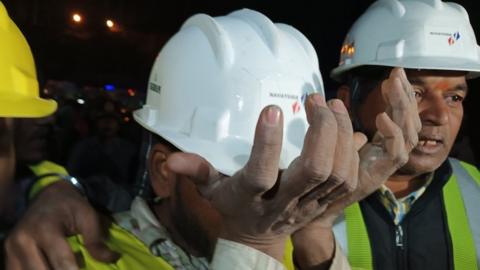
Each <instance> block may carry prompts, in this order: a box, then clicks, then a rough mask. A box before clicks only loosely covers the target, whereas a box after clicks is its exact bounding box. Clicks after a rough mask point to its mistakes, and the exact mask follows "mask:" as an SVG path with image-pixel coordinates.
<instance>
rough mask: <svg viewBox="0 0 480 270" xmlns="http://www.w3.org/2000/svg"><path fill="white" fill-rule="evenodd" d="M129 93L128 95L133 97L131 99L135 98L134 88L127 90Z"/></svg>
mask: <svg viewBox="0 0 480 270" xmlns="http://www.w3.org/2000/svg"><path fill="white" fill-rule="evenodd" d="M127 93H128V95H129V96H131V97H134V96H135V90H133V89H132V88H129V89H128V90H127Z"/></svg>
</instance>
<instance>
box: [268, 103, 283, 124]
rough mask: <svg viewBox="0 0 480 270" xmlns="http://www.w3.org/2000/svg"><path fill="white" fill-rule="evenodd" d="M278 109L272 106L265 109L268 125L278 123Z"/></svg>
mask: <svg viewBox="0 0 480 270" xmlns="http://www.w3.org/2000/svg"><path fill="white" fill-rule="evenodd" d="M280 113H281V111H280V108H279V107H277V106H275V105H272V106H269V107H268V108H267V114H266V119H265V120H266V121H267V123H268V124H271V125H277V124H278V122H280Z"/></svg>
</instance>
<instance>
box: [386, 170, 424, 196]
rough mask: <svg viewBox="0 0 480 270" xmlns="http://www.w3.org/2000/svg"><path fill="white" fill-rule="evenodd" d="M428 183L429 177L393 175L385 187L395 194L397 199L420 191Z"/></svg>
mask: <svg viewBox="0 0 480 270" xmlns="http://www.w3.org/2000/svg"><path fill="white" fill-rule="evenodd" d="M426 181H427V175H425V174H422V175H417V176H414V175H397V174H395V175H392V176H391V177H390V178H388V180H387V182H385V185H386V186H387V187H388V188H389V189H390V190H391V191H392V192H393V194H394V195H395V197H396V198H403V197H405V196H407V195H408V194H410V193H412V192H414V191H416V190H418V189H419V188H420V187H422V186H423V185H424V184H425V182H426Z"/></svg>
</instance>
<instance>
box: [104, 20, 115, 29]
mask: <svg viewBox="0 0 480 270" xmlns="http://www.w3.org/2000/svg"><path fill="white" fill-rule="evenodd" d="M105 24H106V25H107V27H108V28H112V27H113V26H114V25H115V23H113V21H112V20H107V21H105Z"/></svg>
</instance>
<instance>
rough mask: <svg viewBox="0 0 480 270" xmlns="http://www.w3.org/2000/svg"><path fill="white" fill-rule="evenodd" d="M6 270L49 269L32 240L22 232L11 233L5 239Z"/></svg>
mask: <svg viewBox="0 0 480 270" xmlns="http://www.w3.org/2000/svg"><path fill="white" fill-rule="evenodd" d="M5 252H6V257H7V259H6V261H7V270H14V269H15V270H16V269H38V270H47V269H49V267H48V264H47V261H46V260H45V258H44V256H43V255H42V253H41V251H40V249H39V248H38V246H37V245H35V244H34V241H33V240H32V239H31V238H30V237H29V236H28V235H27V234H24V233H12V234H11V235H10V236H9V238H8V239H7V240H6V241H5Z"/></svg>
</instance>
